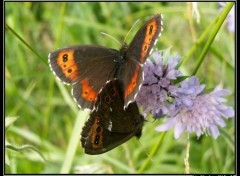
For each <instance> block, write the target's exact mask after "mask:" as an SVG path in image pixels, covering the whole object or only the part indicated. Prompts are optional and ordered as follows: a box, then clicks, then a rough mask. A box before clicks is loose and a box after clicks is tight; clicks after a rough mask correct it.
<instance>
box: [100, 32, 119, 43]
mask: <svg viewBox="0 0 240 176" xmlns="http://www.w3.org/2000/svg"><path fill="white" fill-rule="evenodd" d="M101 34H102V35H106V36H108V37H110V38H111V39H113V40H114V41H115V42H117V43H118V44H119V45H121V46H122V44H121V43H120V42H119V41H118V40H117V39H115V38H114V37H113V36H111V35H109V34H107V33H105V32H101Z"/></svg>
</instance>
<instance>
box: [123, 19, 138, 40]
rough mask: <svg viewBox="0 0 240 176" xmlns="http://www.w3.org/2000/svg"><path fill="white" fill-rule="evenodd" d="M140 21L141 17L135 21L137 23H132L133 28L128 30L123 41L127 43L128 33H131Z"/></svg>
mask: <svg viewBox="0 0 240 176" xmlns="http://www.w3.org/2000/svg"><path fill="white" fill-rule="evenodd" d="M138 22H139V19H138V20H137V21H135V23H134V24H133V25H132V27H131V29H130V30H129V31H128V33H127V35H126V36H125V38H124V40H123V42H124V43H125V41H126V39H127V37H128V35H129V34H130V32H131V31H132V30H133V27H134V26H135V25H136V24H137V23H138Z"/></svg>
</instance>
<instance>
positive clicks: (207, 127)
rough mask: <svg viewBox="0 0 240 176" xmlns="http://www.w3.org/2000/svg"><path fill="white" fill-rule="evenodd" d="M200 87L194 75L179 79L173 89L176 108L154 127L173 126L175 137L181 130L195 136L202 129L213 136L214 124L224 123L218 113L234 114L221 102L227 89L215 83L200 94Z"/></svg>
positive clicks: (160, 129) (226, 115)
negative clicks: (206, 91) (162, 122)
mask: <svg viewBox="0 0 240 176" xmlns="http://www.w3.org/2000/svg"><path fill="white" fill-rule="evenodd" d="M204 87H205V85H200V84H199V81H198V79H197V78H196V77H191V78H190V79H189V81H186V80H185V81H183V82H182V83H181V86H180V87H179V88H177V90H176V91H175V95H177V96H176V97H175V102H174V103H175V107H177V108H176V109H177V111H176V112H175V113H173V114H172V115H170V117H169V118H167V119H166V121H165V123H164V124H163V125H160V126H158V127H157V128H156V130H157V131H167V130H170V129H172V128H174V137H175V138H176V139H177V138H179V136H180V135H181V134H182V133H183V132H184V131H187V132H188V133H196V134H197V136H198V137H200V136H201V135H202V134H203V133H205V134H209V135H213V137H214V138H215V139H216V138H217V137H218V136H219V130H218V126H220V127H225V126H226V124H225V122H224V120H223V118H222V117H224V118H226V119H228V118H230V117H233V116H234V110H233V108H232V107H228V106H225V105H223V104H222V103H223V102H226V101H227V100H226V99H224V98H222V96H226V95H229V94H231V92H230V91H229V90H226V89H220V86H217V87H216V88H215V89H214V90H213V91H212V92H211V93H209V94H203V90H204Z"/></svg>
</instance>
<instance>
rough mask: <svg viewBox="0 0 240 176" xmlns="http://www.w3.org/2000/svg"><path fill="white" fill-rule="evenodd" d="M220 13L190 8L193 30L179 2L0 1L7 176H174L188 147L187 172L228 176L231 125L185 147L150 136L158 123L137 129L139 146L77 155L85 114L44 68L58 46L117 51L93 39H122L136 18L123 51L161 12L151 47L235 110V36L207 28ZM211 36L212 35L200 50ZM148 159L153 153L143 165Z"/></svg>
mask: <svg viewBox="0 0 240 176" xmlns="http://www.w3.org/2000/svg"><path fill="white" fill-rule="evenodd" d="M218 8H219V5H218V3H213V2H211V3H209V2H201V3H198V9H199V12H200V17H201V18H200V22H199V23H197V22H196V20H195V18H193V17H192V16H191V3H185V2H164V3H160V2H155V3H154V2H111V3H106V2H102V3H99V2H94V3H90V2H71V3H66V2H62V3H59V2H56V3H55V2H34V3H31V2H5V23H6V25H5V121H6V125H9V124H11V125H10V126H8V128H7V131H6V135H5V137H6V140H7V142H6V144H5V145H6V149H5V173H11V174H24V173H28V174H32V173H38V174H44V173H78V172H80V173H119V174H120V173H162V174H164V173H165V174H174V173H179V174H182V173H184V172H185V165H184V158H185V156H186V146H187V144H188V141H190V144H191V146H190V151H189V164H190V173H222V174H223V173H231V174H233V173H234V172H235V146H234V142H235V138H234V134H235V119H234V118H232V119H230V120H227V126H226V127H225V128H224V129H223V130H221V135H220V137H219V138H218V139H217V140H214V139H213V138H212V137H211V136H205V135H204V136H202V137H201V138H200V139H196V136H195V135H190V138H189V140H188V139H187V134H184V135H182V136H181V137H180V139H179V140H175V139H174V138H173V132H172V131H170V132H166V133H165V134H161V133H158V132H156V131H155V130H154V129H155V127H156V126H157V125H159V124H161V123H162V120H159V121H155V122H153V123H151V122H150V123H149V122H146V123H145V125H144V129H143V133H142V137H141V138H140V143H141V144H140V143H139V142H138V141H137V140H136V139H135V138H133V139H131V140H129V141H128V142H126V143H124V144H123V145H121V146H119V147H117V148H116V149H114V150H112V151H110V152H107V153H105V154H103V155H99V156H90V155H86V154H84V153H83V150H82V147H81V145H80V131H81V128H82V126H83V124H84V122H85V121H86V119H87V116H88V115H87V112H82V111H81V110H79V108H78V107H77V105H76V103H75V102H74V101H73V99H72V97H71V94H70V90H71V86H65V85H63V84H62V83H61V82H59V81H58V80H56V79H55V77H54V75H53V74H52V72H51V71H50V69H49V67H48V64H47V56H48V53H49V52H51V51H53V50H55V49H56V48H61V47H66V46H70V45H75V44H97V45H103V46H108V47H111V48H119V45H118V44H117V43H116V42H115V41H114V40H112V39H110V38H108V37H106V36H103V35H101V34H100V32H105V33H108V34H110V35H112V36H113V37H114V38H116V39H118V40H119V41H123V39H124V37H125V35H126V34H127V32H128V30H129V29H130V28H131V26H132V25H133V23H134V22H135V21H136V20H137V19H141V21H140V22H139V23H138V24H137V25H136V27H135V28H134V29H133V31H132V32H131V33H130V35H129V36H128V38H127V41H126V42H127V43H129V42H130V41H131V39H132V38H133V36H134V34H135V32H136V31H137V30H138V28H139V27H140V26H141V24H142V23H143V21H144V20H146V19H147V18H148V17H149V16H152V15H153V14H155V13H159V12H160V13H162V14H163V15H164V21H163V23H164V31H163V33H162V35H161V38H160V40H159V41H158V43H157V46H156V48H158V49H160V50H165V49H167V48H169V47H172V48H171V52H172V54H175V53H178V54H179V55H180V56H181V58H182V59H184V58H186V59H185V60H184V62H183V63H182V65H181V67H180V70H181V71H182V72H183V73H184V74H185V75H191V74H192V73H193V72H195V70H197V76H198V77H199V79H200V80H201V82H202V83H204V84H206V88H207V89H211V88H214V87H215V86H216V85H217V84H222V85H223V87H224V88H226V89H229V90H231V91H232V92H233V94H232V95H231V96H229V97H227V98H228V100H229V101H228V103H227V104H228V105H229V106H235V104H234V98H235V97H234V94H235V89H234V88H235V87H234V86H235V80H234V71H235V65H234V64H235V53H234V48H235V41H234V40H235V38H234V33H231V32H229V31H228V30H227V28H226V25H225V24H223V25H222V26H221V27H220V26H218V29H220V30H219V31H216V30H217V29H215V28H214V27H216V26H217V25H219V23H220V22H221V21H222V20H224V19H222V20H221V21H219V20H218V23H217V25H216V21H217V19H221V17H222V16H221V15H222V14H220V13H219V11H218ZM218 17H219V18H218ZM222 18H223V17H222ZM213 22H214V23H213ZM212 31H216V34H217V35H216V37H215V38H213V39H214V40H213V43H210V44H211V45H210V46H207V45H206V43H209V42H211V41H210V38H211V37H213V34H212ZM20 38H21V39H20ZM206 46H207V47H206ZM204 51H206V53H204ZM205 54H206V55H205ZM185 56H186V57H185ZM201 56H202V57H201ZM200 62H201V64H199V63H200ZM198 64H199V65H198ZM7 117H12V118H7ZM16 117H17V118H16ZM149 120H150V121H151V119H149ZM158 141H159V143H157V142H158ZM146 152H147V153H148V154H153V155H152V156H151V160H149V159H148V156H147V155H148V154H147V153H146Z"/></svg>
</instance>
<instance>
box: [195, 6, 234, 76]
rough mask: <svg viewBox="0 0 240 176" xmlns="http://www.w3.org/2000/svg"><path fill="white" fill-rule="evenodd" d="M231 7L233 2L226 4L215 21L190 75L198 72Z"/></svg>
mask: <svg viewBox="0 0 240 176" xmlns="http://www.w3.org/2000/svg"><path fill="white" fill-rule="evenodd" d="M233 5H234V2H229V3H227V5H226V7H225V8H224V10H223V11H222V13H221V14H220V16H219V18H218V21H217V23H216V25H215V27H214V28H213V31H212V33H211V35H210V36H209V38H208V41H207V43H206V45H205V47H204V48H203V51H202V53H201V55H200V56H199V58H198V61H199V62H198V64H197V65H196V67H195V69H194V71H193V72H192V74H191V75H196V73H197V71H198V70H199V67H200V65H201V64H202V62H203V60H204V58H205V56H206V54H207V52H208V50H209V48H210V46H211V45H212V43H213V41H214V39H215V37H216V35H217V33H218V31H219V29H220V27H221V26H222V24H223V22H224V20H225V18H226V17H227V15H228V13H229V12H230V10H231V9H232V7H233Z"/></svg>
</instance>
